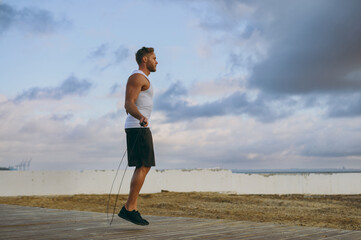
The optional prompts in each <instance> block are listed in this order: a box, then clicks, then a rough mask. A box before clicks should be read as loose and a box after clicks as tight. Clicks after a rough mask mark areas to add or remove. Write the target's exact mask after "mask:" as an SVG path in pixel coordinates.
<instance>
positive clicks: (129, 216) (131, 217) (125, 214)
mask: <svg viewBox="0 0 361 240" xmlns="http://www.w3.org/2000/svg"><path fill="white" fill-rule="evenodd" d="M118 216H119V217H120V218H123V219H125V220H127V221H129V222H132V223H134V224H137V225H142V226H144V225H148V224H149V222H148V221H147V220H145V219H143V218H142V216H140V213H139V212H138V211H135V210H133V211H128V210H127V209H125V207H124V206H123V207H122V210H120V212H119V213H118Z"/></svg>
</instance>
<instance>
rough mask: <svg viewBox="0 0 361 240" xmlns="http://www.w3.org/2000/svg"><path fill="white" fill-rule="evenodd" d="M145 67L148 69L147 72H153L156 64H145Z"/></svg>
mask: <svg viewBox="0 0 361 240" xmlns="http://www.w3.org/2000/svg"><path fill="white" fill-rule="evenodd" d="M147 69H148V70H149V72H155V71H156V70H157V69H156V66H152V65H147Z"/></svg>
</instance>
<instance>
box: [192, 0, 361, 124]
mask: <svg viewBox="0 0 361 240" xmlns="http://www.w3.org/2000/svg"><path fill="white" fill-rule="evenodd" d="M193 7H194V10H195V12H199V14H198V18H199V27H200V28H201V29H203V30H205V31H206V33H207V34H208V36H209V37H208V38H207V39H209V44H210V45H211V46H212V47H217V46H219V47H222V49H224V48H225V45H228V51H229V53H228V55H229V58H228V63H229V64H228V66H229V71H230V73H228V74H233V75H234V76H236V74H239V73H241V74H242V75H244V76H246V81H245V85H244V87H245V88H246V91H250V90H256V91H259V96H261V98H259V100H262V98H263V97H262V96H267V99H268V101H270V102H281V106H282V107H286V108H291V109H293V107H292V105H293V104H294V101H293V100H292V99H293V98H294V97H296V98H301V99H300V100H299V101H298V103H297V104H298V107H299V109H298V110H302V109H305V108H313V107H319V108H322V109H323V110H324V111H325V112H326V116H328V117H332V118H334V117H355V116H360V115H361V110H360V107H359V106H360V104H359V103H360V98H359V97H357V96H354V94H356V95H357V93H358V92H360V90H361V62H360V60H359V59H360V58H361V45H360V44H359V43H360V42H361V25H360V24H359V22H361V15H360V14H359V11H358V10H359V9H360V8H361V2H360V1H347V3H343V2H342V3H341V2H339V1H333V0H331V1H326V0H325V1H324V0H321V1H317V2H315V1H308V0H307V1H302V2H298V1H283V0H279V1H272V2H267V1H237V0H231V1H200V2H196V3H194V4H193ZM225 49H227V48H225ZM245 73H246V74H245ZM350 94H351V96H353V97H350V98H349V95H350ZM273 98H274V99H273ZM325 99H327V100H326V101H325ZM332 99H334V100H332ZM223 100H225V99H223ZM240 100H241V99H240ZM219 102H221V101H219ZM258 102H259V103H260V104H261V105H260V106H253V107H259V108H261V109H264V107H265V105H264V103H263V101H258ZM254 103H256V102H254ZM287 104H291V105H290V106H287ZM266 105H269V104H267V103H266ZM250 106H251V105H250ZM271 106H272V105H271ZM274 106H275V107H276V109H277V108H278V107H279V105H274ZM276 109H270V112H274V111H275V110H276ZM246 112H247V111H246ZM291 112H292V111H290V112H288V113H291ZM267 115H268V116H270V115H269V114H266V116H267ZM271 115H272V114H271ZM282 115H283V114H281V116H282ZM276 116H277V115H276ZM286 116H287V114H286Z"/></svg>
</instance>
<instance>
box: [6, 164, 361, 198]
mask: <svg viewBox="0 0 361 240" xmlns="http://www.w3.org/2000/svg"><path fill="white" fill-rule="evenodd" d="M123 173H124V171H123V170H122V171H120V172H119V174H118V177H117V181H116V182H115V184H114V188H113V191H112V193H117V192H118V187H119V183H120V180H121V177H122V175H123ZM132 173H133V169H128V171H127V172H126V174H125V177H124V182H123V185H122V188H121V191H120V193H122V194H124V193H128V191H129V184H130V179H131V177H132ZM115 174H116V171H81V172H79V171H0V196H19V195H22V196H25V195H72V194H109V191H110V187H111V184H112V182H113V179H114V177H115ZM161 190H168V191H176V192H192V191H203V192H232V193H237V194H361V173H302V174H295V173H290V174H241V173H232V172H231V171H229V170H212V169H197V170H163V171H159V170H154V169H152V170H151V171H150V172H149V174H148V176H147V179H146V181H145V184H144V186H143V189H142V191H141V193H156V192H160V191H161Z"/></svg>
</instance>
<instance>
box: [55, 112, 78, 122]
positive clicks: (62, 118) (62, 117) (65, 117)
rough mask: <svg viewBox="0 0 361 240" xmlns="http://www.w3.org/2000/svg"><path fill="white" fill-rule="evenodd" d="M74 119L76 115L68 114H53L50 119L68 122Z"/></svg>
mask: <svg viewBox="0 0 361 240" xmlns="http://www.w3.org/2000/svg"><path fill="white" fill-rule="evenodd" d="M73 117H74V114H71V113H67V114H53V115H52V116H51V117H50V119H51V120H54V121H66V120H70V119H71V118H73Z"/></svg>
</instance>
